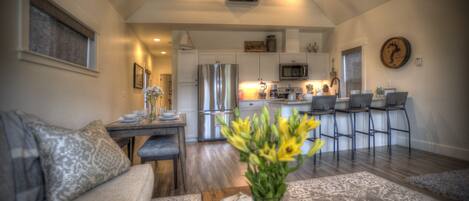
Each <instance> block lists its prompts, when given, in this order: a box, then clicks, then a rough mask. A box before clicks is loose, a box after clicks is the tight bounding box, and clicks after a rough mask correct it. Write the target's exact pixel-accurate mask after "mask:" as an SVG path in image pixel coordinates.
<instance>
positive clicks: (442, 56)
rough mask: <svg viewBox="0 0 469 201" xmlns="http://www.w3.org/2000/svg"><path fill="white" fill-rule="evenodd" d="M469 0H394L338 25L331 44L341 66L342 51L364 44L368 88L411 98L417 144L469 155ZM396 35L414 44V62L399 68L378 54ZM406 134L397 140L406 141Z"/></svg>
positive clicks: (414, 135) (445, 152)
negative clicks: (399, 92)
mask: <svg viewBox="0 0 469 201" xmlns="http://www.w3.org/2000/svg"><path fill="white" fill-rule="evenodd" d="M466 2H467V1H464V0H451V1H442V0H392V1H390V2H388V3H385V4H383V5H381V6H379V7H377V8H375V9H372V10H370V11H368V12H366V13H364V14H363V15H361V16H357V17H355V18H352V19H351V20H348V21H346V22H344V23H341V24H339V25H338V26H337V27H336V29H335V30H334V31H333V32H332V33H331V34H330V36H329V40H328V43H327V44H328V45H327V49H328V50H329V51H330V52H331V55H332V56H333V57H335V58H336V59H335V62H336V63H335V66H336V67H337V66H340V65H341V64H340V52H341V51H342V50H344V49H347V48H351V47H354V46H359V45H364V46H363V51H364V69H365V72H364V74H365V86H366V88H367V89H375V88H376V86H378V85H383V86H392V87H397V89H399V90H402V91H408V92H409V95H410V96H411V97H412V99H411V102H410V103H409V104H408V109H409V112H410V117H411V124H412V126H411V127H412V134H413V141H412V143H413V146H414V147H416V148H419V149H423V150H428V151H431V152H436V153H441V154H445V155H449V156H453V157H458V158H462V159H466V160H469V134H468V133H469V126H468V123H467V119H468V118H467V115H468V114H469V113H468V112H469V109H468V102H469V100H468V95H467V94H468V92H469V90H468V88H467V86H468V84H469V80H468V75H469V60H468V55H469V51H468V47H469V46H468V45H469V38H468V36H469V24H468V23H469V20H467V19H469V15H468V14H467V13H468V12H467V10H468V9H469V6H468V3H466ZM393 36H404V37H406V38H407V39H409V40H410V42H411V44H412V56H411V58H410V61H409V62H408V64H406V65H405V66H403V67H402V68H400V69H389V68H386V67H384V66H383V64H382V63H381V61H380V57H379V51H380V48H381V45H382V44H383V43H384V41H385V40H386V39H388V38H389V37H393ZM416 57H422V58H423V60H424V61H423V66H422V67H417V66H416V65H415V63H414V59H415V58H416ZM402 136H403V137H404V136H405V135H402ZM406 139H407V137H405V138H399V140H398V142H399V143H400V144H403V145H405V142H406V141H405V140H406Z"/></svg>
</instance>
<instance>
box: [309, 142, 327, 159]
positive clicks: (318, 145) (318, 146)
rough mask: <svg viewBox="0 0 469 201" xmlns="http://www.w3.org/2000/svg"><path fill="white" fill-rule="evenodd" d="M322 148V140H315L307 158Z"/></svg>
mask: <svg viewBox="0 0 469 201" xmlns="http://www.w3.org/2000/svg"><path fill="white" fill-rule="evenodd" d="M322 146H324V140H321V139H316V140H315V141H314V144H313V146H312V147H311V149H310V150H309V151H308V154H307V155H308V157H311V156H313V155H314V154H315V153H316V152H317V151H319V149H321V148H322Z"/></svg>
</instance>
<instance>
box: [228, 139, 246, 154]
mask: <svg viewBox="0 0 469 201" xmlns="http://www.w3.org/2000/svg"><path fill="white" fill-rule="evenodd" d="M228 142H229V143H230V144H232V145H233V146H234V147H236V148H237V149H239V150H240V151H243V152H249V149H248V146H247V144H246V141H245V140H244V139H243V138H242V137H241V136H239V135H233V136H231V137H228Z"/></svg>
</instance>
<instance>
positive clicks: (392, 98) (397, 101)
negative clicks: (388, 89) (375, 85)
mask: <svg viewBox="0 0 469 201" xmlns="http://www.w3.org/2000/svg"><path fill="white" fill-rule="evenodd" d="M407 95H408V93H407V92H392V93H388V94H386V101H385V105H384V106H383V107H371V109H373V110H379V111H384V112H386V119H387V130H386V131H381V130H376V129H374V128H373V130H372V132H373V133H383V134H386V135H388V151H389V155H392V149H391V145H392V142H391V139H392V138H391V134H392V131H393V130H394V131H400V132H404V133H408V135H409V155H410V154H411V138H410V137H411V136H410V121H409V116H408V115H407V110H406V107H405V104H406V101H407ZM391 111H404V114H405V118H406V121H407V128H408V129H407V130H404V129H398V128H393V127H392V126H391V119H390V118H389V112H391Z"/></svg>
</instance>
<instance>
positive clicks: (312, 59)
mask: <svg viewBox="0 0 469 201" xmlns="http://www.w3.org/2000/svg"><path fill="white" fill-rule="evenodd" d="M306 56H307V60H308V71H309V72H308V74H309V79H310V80H326V79H328V74H329V54H327V53H312V54H307V55H306Z"/></svg>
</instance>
